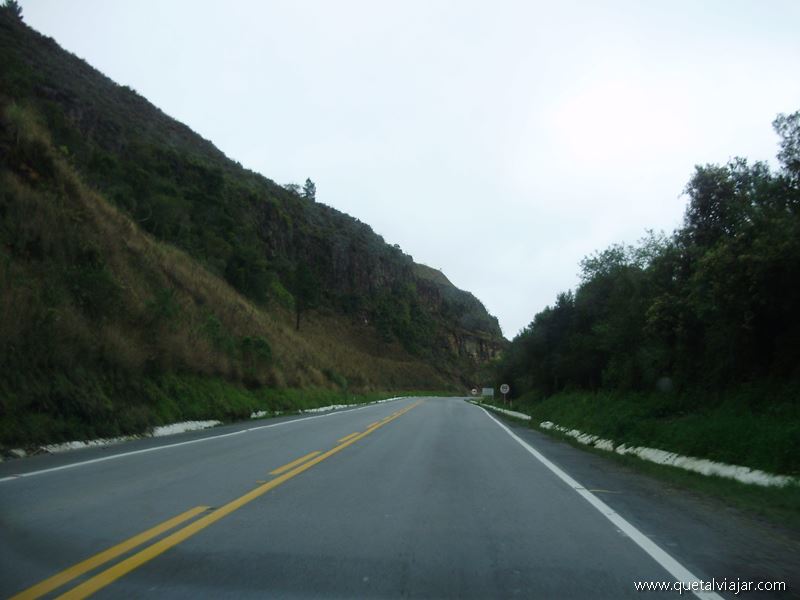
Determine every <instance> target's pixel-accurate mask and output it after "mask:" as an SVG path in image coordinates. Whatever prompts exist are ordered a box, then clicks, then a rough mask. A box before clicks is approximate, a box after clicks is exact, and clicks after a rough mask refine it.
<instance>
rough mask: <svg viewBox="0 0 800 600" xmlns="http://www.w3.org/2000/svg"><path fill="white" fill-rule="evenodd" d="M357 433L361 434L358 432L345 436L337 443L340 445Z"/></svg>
mask: <svg viewBox="0 0 800 600" xmlns="http://www.w3.org/2000/svg"><path fill="white" fill-rule="evenodd" d="M359 433H361V432H360V431H356V432H355V433H351V434H350V435H346V436H344V437H343V438H342V439H340V440H339V443H340V444H341V443H342V442H346V441H347V440H349V439H350V438H354V437H356V436H357V435H358V434H359Z"/></svg>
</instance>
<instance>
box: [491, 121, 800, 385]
mask: <svg viewBox="0 0 800 600" xmlns="http://www.w3.org/2000/svg"><path fill="white" fill-rule="evenodd" d="M773 126H774V128H775V131H776V132H777V133H778V135H779V137H780V148H781V149H780V152H779V154H778V159H779V161H780V165H781V166H780V168H779V170H778V171H777V172H773V171H771V170H770V168H769V166H768V165H767V164H765V163H763V162H756V163H753V164H751V163H749V162H748V161H746V160H744V159H741V158H737V159H734V160H732V161H731V162H729V163H728V164H727V165H724V166H719V165H705V166H698V167H696V169H695V172H694V174H693V176H692V178H691V180H690V181H689V183H688V184H687V186H686V189H685V193H686V195H687V197H688V206H687V208H686V213H685V216H684V222H683V225H682V226H681V227H680V228H679V229H678V230H676V231H675V232H674V233H673V235H672V236H670V237H667V236H663V235H662V236H658V235H655V234H652V233H651V234H649V235H648V237H646V238H645V239H644V240H642V241H641V242H640V243H639V244H638V245H636V246H623V245H615V246H612V247H610V248H608V249H606V250H604V251H602V252H597V253H595V254H594V255H592V256H589V257H587V258H585V259H584V260H583V261H582V263H581V281H580V284H579V285H578V287H577V289H576V290H575V292H574V293H573V292H566V293H562V294H559V295H558V297H557V299H556V302H555V304H554V305H552V306H548V307H547V308H545V309H544V310H543V311H542V312H540V313H538V314H537V315H536V316H535V317H534V319H533V321H532V322H531V323H530V325H528V327H526V328H525V329H524V330H523V331H522V332H521V333H520V334H519V335H518V336H517V337H516V338H515V339H514V340H513V342H512V344H511V346H510V348H509V350H508V351H507V352H506V354H505V356H504V358H503V360H502V361H501V362H500V363H499V364H498V367H497V370H498V372H497V377H498V380H500V381H508V382H509V383H511V384H512V389H513V390H514V391H515V393H516V395H521V394H525V393H530V394H532V395H533V397H537V398H541V397H544V396H547V395H550V394H553V393H555V392H558V391H561V390H564V389H565V388H578V389H591V390H596V389H601V388H603V389H622V390H651V389H655V388H656V387H659V386H661V387H663V386H664V385H669V386H677V387H678V388H679V389H680V388H686V387H693V388H697V387H705V388H708V389H713V390H722V389H724V388H726V387H728V386H731V385H737V384H739V383H742V382H747V381H755V380H764V379H777V380H790V379H791V380H797V379H799V378H800V112H796V113H793V114H791V115H780V116H779V117H778V118H777V119H776V120H775V121H774V123H773Z"/></svg>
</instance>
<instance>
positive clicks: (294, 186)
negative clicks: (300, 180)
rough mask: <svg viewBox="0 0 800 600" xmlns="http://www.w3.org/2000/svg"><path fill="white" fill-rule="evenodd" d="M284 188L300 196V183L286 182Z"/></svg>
mask: <svg viewBox="0 0 800 600" xmlns="http://www.w3.org/2000/svg"><path fill="white" fill-rule="evenodd" d="M283 189H285V190H287V191H289V192H291V193H292V194H294V195H295V196H299V195H300V186H299V185H298V184H296V183H287V184H285V185H284V186H283Z"/></svg>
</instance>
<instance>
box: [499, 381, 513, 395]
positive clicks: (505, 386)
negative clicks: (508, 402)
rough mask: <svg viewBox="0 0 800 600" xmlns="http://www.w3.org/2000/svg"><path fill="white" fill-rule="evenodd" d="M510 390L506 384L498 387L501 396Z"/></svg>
mask: <svg viewBox="0 0 800 600" xmlns="http://www.w3.org/2000/svg"><path fill="white" fill-rule="evenodd" d="M510 389H511V388H510V387H508V384H507V383H504V384H503V385H501V386H500V393H501V394H507V393H508V392H509V390H510Z"/></svg>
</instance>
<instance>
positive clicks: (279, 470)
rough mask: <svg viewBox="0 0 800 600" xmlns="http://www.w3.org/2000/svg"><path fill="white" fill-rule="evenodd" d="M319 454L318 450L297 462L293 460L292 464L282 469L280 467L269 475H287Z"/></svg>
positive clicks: (287, 464)
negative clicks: (286, 473) (289, 471)
mask: <svg viewBox="0 0 800 600" xmlns="http://www.w3.org/2000/svg"><path fill="white" fill-rule="evenodd" d="M317 454H319V451H317V450H314V451H313V452H309V453H308V454H306V455H305V456H301V457H300V458H298V459H297V460H293V461H292V462H290V463H286V464H285V465H283V466H282V467H278V468H277V469H275V470H274V471H270V472H269V474H270V475H280V474H281V473H285V472H286V471H288V470H290V469H293V468H294V467H296V466H297V465H301V464H303V463H304V462H306V461H307V460H309V459H312V458H314V457H315V456H316V455H317Z"/></svg>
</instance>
